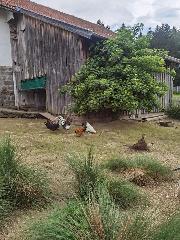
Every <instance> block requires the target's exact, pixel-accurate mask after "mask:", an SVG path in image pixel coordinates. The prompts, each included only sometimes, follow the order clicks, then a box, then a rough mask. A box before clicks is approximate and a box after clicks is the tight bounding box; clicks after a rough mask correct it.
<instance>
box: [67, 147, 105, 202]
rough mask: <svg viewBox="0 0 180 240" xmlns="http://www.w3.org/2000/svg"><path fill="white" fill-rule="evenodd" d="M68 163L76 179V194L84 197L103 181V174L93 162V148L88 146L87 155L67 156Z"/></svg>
mask: <svg viewBox="0 0 180 240" xmlns="http://www.w3.org/2000/svg"><path fill="white" fill-rule="evenodd" d="M68 163H69V165H70V167H71V169H72V171H73V173H74V175H75V178H76V181H77V187H78V195H79V196H80V197H81V198H82V199H85V198H86V197H88V196H89V194H90V193H92V192H94V190H95V188H96V186H97V185H98V183H100V182H102V181H103V175H102V174H101V171H100V169H99V167H98V166H97V164H96V163H95V158H94V155H93V149H92V148H90V150H89V152H88V155H87V156H83V157H82V156H76V155H75V156H71V157H69V158H68Z"/></svg>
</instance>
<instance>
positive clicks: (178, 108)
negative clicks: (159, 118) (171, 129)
mask: <svg viewBox="0 0 180 240" xmlns="http://www.w3.org/2000/svg"><path fill="white" fill-rule="evenodd" d="M166 114H167V115H168V116H169V117H170V118H174V119H178V120H180V103H177V104H173V105H171V106H170V107H169V108H168V109H167V110H166Z"/></svg>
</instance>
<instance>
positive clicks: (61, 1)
mask: <svg viewBox="0 0 180 240" xmlns="http://www.w3.org/2000/svg"><path fill="white" fill-rule="evenodd" d="M34 1H35V2H37V3H41V4H43V5H47V6H50V7H52V8H55V9H58V10H60V11H63V12H65V13H69V14H72V15H75V16H77V17H80V18H84V19H86V20H89V21H92V22H97V20H98V19H101V20H102V21H103V22H104V23H105V24H107V25H110V26H111V27H112V28H113V29H116V28H118V26H121V24H122V23H123V22H124V23H126V24H127V25H133V24H134V23H137V22H143V23H144V24H145V25H146V27H154V26H156V25H157V24H161V23H168V24H170V25H174V26H176V27H178V28H180V0H173V1H172V0H34Z"/></svg>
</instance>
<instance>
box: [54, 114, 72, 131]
mask: <svg viewBox="0 0 180 240" xmlns="http://www.w3.org/2000/svg"><path fill="white" fill-rule="evenodd" d="M56 120H58V122H59V126H62V127H63V128H64V129H65V130H69V129H70V127H71V123H72V119H70V117H67V119H64V118H63V117H62V116H58V117H57V118H56Z"/></svg>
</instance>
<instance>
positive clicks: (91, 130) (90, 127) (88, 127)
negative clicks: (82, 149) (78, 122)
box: [83, 122, 96, 134]
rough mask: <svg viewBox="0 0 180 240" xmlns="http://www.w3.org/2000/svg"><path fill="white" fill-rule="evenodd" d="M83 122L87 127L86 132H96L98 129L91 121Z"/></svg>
mask: <svg viewBox="0 0 180 240" xmlns="http://www.w3.org/2000/svg"><path fill="white" fill-rule="evenodd" d="M83 124H84V126H85V127H86V132H88V133H92V134H96V130H95V129H94V128H93V126H91V124H90V123H88V122H85V123H83Z"/></svg>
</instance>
